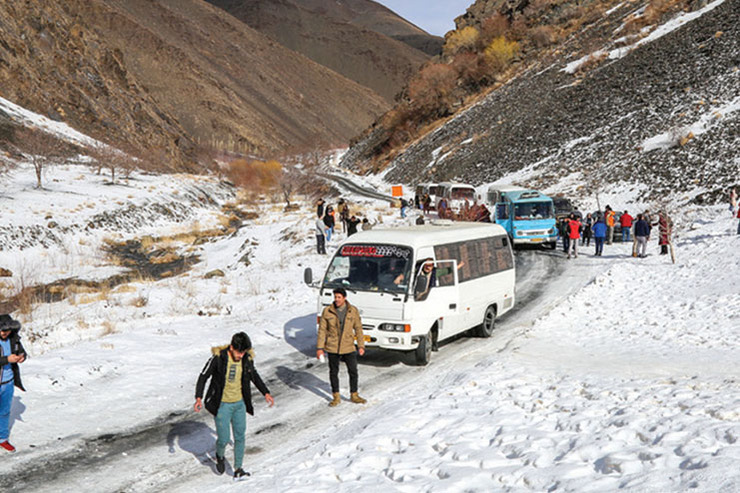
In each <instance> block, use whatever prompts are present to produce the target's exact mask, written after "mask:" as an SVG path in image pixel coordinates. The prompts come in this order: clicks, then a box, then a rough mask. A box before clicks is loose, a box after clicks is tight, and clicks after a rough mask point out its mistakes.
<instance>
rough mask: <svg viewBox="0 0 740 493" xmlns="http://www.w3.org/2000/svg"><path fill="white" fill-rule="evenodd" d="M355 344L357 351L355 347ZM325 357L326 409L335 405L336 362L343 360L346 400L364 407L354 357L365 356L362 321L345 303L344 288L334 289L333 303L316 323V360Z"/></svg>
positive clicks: (339, 398) (338, 400) (337, 390)
mask: <svg viewBox="0 0 740 493" xmlns="http://www.w3.org/2000/svg"><path fill="white" fill-rule="evenodd" d="M355 342H356V343H357V348H355ZM325 352H326V354H327V355H328V357H329V381H330V382H331V392H332V397H333V399H332V401H331V402H330V403H329V406H330V407H335V406H337V405H339V404H340V403H341V402H342V401H341V397H340V395H339V362H340V361H344V363H345V364H346V365H347V372H348V373H349V390H350V401H352V402H354V403H355V404H365V403H366V402H367V401H366V400H365V399H363V398H362V397H360V395H359V393H358V391H357V385H358V380H359V377H358V371H357V355H358V353H359V355H360V356H363V355H364V354H365V336H364V334H363V333H362V320H361V319H360V312H359V310H358V309H357V308H356V307H354V306H353V305H350V304H349V302H348V301H347V291H346V290H345V289H344V288H336V289H334V303H332V304H331V305H329V306H327V307H326V308H324V311H323V313H322V314H321V320H320V321H319V333H318V337H317V340H316V357H317V358H318V359H319V360H321V359H322V358H323V356H324V353H325Z"/></svg>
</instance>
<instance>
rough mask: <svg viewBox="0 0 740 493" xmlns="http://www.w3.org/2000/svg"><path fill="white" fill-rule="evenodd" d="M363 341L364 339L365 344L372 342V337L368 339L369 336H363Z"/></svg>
mask: <svg viewBox="0 0 740 493" xmlns="http://www.w3.org/2000/svg"><path fill="white" fill-rule="evenodd" d="M364 339H365V342H370V341H372V337H370V336H364Z"/></svg>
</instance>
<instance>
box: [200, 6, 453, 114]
mask: <svg viewBox="0 0 740 493" xmlns="http://www.w3.org/2000/svg"><path fill="white" fill-rule="evenodd" d="M208 1H209V2H210V3H212V4H213V5H215V6H217V7H219V8H222V9H224V10H225V11H226V12H229V13H230V14H231V15H233V16H234V17H236V18H237V19H239V20H241V21H243V22H244V23H246V24H248V25H249V26H251V27H253V28H254V29H256V30H258V31H260V32H261V33H263V34H266V35H267V36H269V37H271V38H272V39H275V40H276V41H278V42H279V43H280V44H282V45H284V46H286V47H288V48H290V49H291V50H294V51H297V52H299V53H301V54H303V55H305V56H307V57H308V58H310V59H312V60H314V61H315V62H317V63H320V64H322V65H324V66H326V67H328V68H330V69H331V70H334V71H335V72H338V73H340V74H342V75H344V76H345V77H347V78H349V79H351V80H354V81H355V82H358V83H359V84H362V85H364V86H366V87H369V88H370V89H372V90H373V91H375V92H377V93H378V94H380V95H382V96H383V97H384V98H385V99H386V100H387V101H389V102H392V101H393V98H394V96H395V95H396V94H397V93H398V92H399V91H400V90H401V89H402V88H403V86H404V84H405V83H406V81H407V80H408V78H409V77H410V76H411V75H412V74H413V73H415V72H416V70H417V69H418V67H419V66H420V65H421V64H422V63H424V62H425V61H426V60H427V59H428V58H429V56H428V55H427V54H426V53H423V52H422V51H420V50H419V49H417V48H415V47H412V46H411V45H410V44H406V43H405V42H403V41H404V40H416V41H414V43H415V44H419V43H421V44H422V45H424V43H426V44H427V45H429V44H432V45H433V44H435V43H438V46H437V47H438V48H439V47H440V46H441V39H440V38H436V37H434V36H431V35H429V34H427V33H425V32H424V31H422V30H421V29H419V28H417V27H416V26H413V25H412V24H410V23H408V22H407V21H405V20H404V19H401V18H400V17H398V16H397V15H395V14H394V13H392V12H391V11H389V10H387V9H385V8H384V7H382V6H380V5H378V4H376V3H375V2H371V1H368V0H360V1H355V2H351V3H349V4H348V3H341V4H339V3H333V2H327V1H326V0H318V1H316V0H311V1H308V0H269V1H268V0H208ZM394 38H397V39H394ZM417 41H418V42H417ZM421 47H422V48H423V47H424V46H421Z"/></svg>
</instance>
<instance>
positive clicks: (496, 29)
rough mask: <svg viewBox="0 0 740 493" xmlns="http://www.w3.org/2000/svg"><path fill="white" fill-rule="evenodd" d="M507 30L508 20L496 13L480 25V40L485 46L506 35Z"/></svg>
mask: <svg viewBox="0 0 740 493" xmlns="http://www.w3.org/2000/svg"><path fill="white" fill-rule="evenodd" d="M508 29H509V19H507V18H506V16H504V15H501V14H500V13H498V12H496V13H495V14H494V15H492V16H491V17H489V18H487V19H485V20H484V21H483V22H482V23H481V33H480V38H481V41H482V42H483V44H484V45H485V46H488V44H490V42H491V41H493V40H494V39H496V38H499V37H501V36H503V35H504V34H506V31H507V30H508Z"/></svg>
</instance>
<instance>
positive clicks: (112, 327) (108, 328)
mask: <svg viewBox="0 0 740 493" xmlns="http://www.w3.org/2000/svg"><path fill="white" fill-rule="evenodd" d="M102 329H103V330H102V332H101V333H100V335H101V337H105V336H109V335H112V334H117V333H118V330H116V324H114V323H113V322H111V321H110V320H105V321H104V322H103V324H102Z"/></svg>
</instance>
